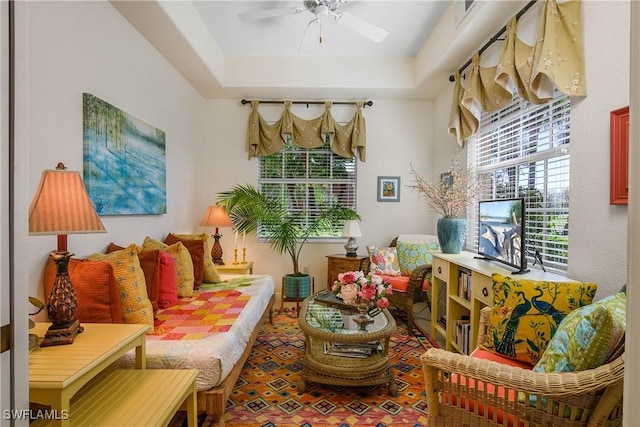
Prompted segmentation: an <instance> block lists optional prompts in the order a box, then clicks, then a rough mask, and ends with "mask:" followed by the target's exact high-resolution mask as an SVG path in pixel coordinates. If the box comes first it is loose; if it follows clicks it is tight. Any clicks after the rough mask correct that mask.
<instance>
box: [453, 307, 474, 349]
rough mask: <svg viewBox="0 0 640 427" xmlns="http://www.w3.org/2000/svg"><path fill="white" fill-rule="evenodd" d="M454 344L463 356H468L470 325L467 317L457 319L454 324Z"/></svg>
mask: <svg viewBox="0 0 640 427" xmlns="http://www.w3.org/2000/svg"><path fill="white" fill-rule="evenodd" d="M454 326H455V328H454V342H455V343H456V345H457V346H458V348H459V349H460V350H461V351H462V353H464V354H469V331H470V329H471V323H470V322H469V318H468V316H463V318H462V319H457V320H456V321H455V323H454Z"/></svg>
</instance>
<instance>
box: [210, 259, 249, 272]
mask: <svg viewBox="0 0 640 427" xmlns="http://www.w3.org/2000/svg"><path fill="white" fill-rule="evenodd" d="M216 270H218V273H220V274H253V261H247V262H239V263H238V264H224V265H220V264H216Z"/></svg>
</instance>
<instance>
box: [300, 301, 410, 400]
mask: <svg viewBox="0 0 640 427" xmlns="http://www.w3.org/2000/svg"><path fill="white" fill-rule="evenodd" d="M316 295H318V294H314V295H311V296H310V297H308V298H307V299H305V300H304V301H303V302H302V305H301V307H300V317H299V318H298V325H299V326H300V329H301V330H302V332H303V333H304V338H305V356H304V368H303V370H302V383H301V384H300V387H299V389H300V392H304V391H305V390H306V385H307V383H308V382H314V383H321V384H329V385H341V386H370V385H377V384H389V393H390V394H391V395H392V396H397V395H398V386H397V384H396V382H395V379H394V375H393V371H392V369H391V364H390V358H389V339H390V337H391V334H392V332H393V331H394V330H395V328H396V322H395V320H393V317H392V316H391V315H390V314H389V311H388V310H386V309H385V310H382V311H381V312H380V313H379V314H377V315H376V316H374V322H373V323H372V324H370V325H368V326H367V331H366V332H361V331H359V330H357V326H356V325H355V323H353V322H349V321H347V322H346V323H347V324H346V325H344V323H345V322H344V320H343V319H344V317H343V315H342V313H341V311H340V310H338V309H337V308H334V307H328V306H326V305H324V304H320V303H318V302H316V301H315V296H316ZM353 315H356V313H353ZM347 320H348V317H347ZM370 343H377V344H378V346H377V348H374V349H373V350H371V354H365V355H363V356H361V357H356V356H355V355H354V354H353V353H349V354H350V355H351V357H349V356H346V355H336V354H335V353H334V352H332V351H331V349H336V347H337V350H338V351H344V348H345V347H347V348H349V347H351V348H354V347H360V346H365V345H366V344H369V345H372V344H370ZM347 351H348V350H347ZM354 352H355V351H354Z"/></svg>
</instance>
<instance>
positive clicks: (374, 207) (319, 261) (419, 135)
mask: <svg viewBox="0 0 640 427" xmlns="http://www.w3.org/2000/svg"><path fill="white" fill-rule="evenodd" d="M284 98H286V93H283V99H284ZM322 108H323V107H322V106H317V105H310V106H309V108H308V109H307V108H306V106H304V105H293V106H292V109H291V111H292V112H293V113H294V114H296V115H298V116H299V117H302V118H305V119H309V118H313V117H317V116H319V115H320V114H321V113H322V111H323V110H322ZM354 111H355V109H354V107H352V106H343V105H334V106H333V107H332V109H331V112H332V114H333V115H334V117H335V118H336V119H337V120H338V121H348V120H350V119H351V117H352V116H353V114H354ZM249 112H250V107H249V106H242V105H241V104H240V103H239V101H238V100H211V101H208V108H207V118H206V121H207V126H208V129H207V139H206V141H203V143H202V146H201V147H200V148H198V150H197V151H199V152H200V156H201V158H202V159H206V160H205V161H206V164H207V166H206V168H207V169H208V170H209V171H210V173H209V174H208V176H207V180H206V182H207V185H206V186H205V187H203V188H202V189H201V190H202V191H201V192H200V194H199V196H200V197H202V198H203V200H201V201H200V202H202V212H203V213H204V209H205V207H206V206H207V203H213V202H214V201H215V199H216V197H217V193H218V192H221V191H225V190H227V189H229V188H231V187H232V186H233V185H236V184H252V185H256V184H257V179H258V160H257V159H255V158H254V159H251V160H248V153H247V149H246V135H247V132H246V127H247V122H248V118H249ZM260 112H261V114H262V115H263V116H264V117H265V119H267V120H274V119H276V118H278V117H279V116H280V115H281V113H282V106H281V105H275V106H274V105H267V104H263V105H262V106H261V107H260ZM363 115H364V117H365V121H366V125H367V154H366V162H364V163H363V162H358V165H357V171H358V199H357V211H358V213H360V215H361V216H362V221H361V223H360V228H361V229H362V234H363V237H361V238H359V239H358V243H359V245H360V250H359V253H360V254H366V246H367V245H378V246H380V245H387V244H388V243H389V242H390V241H391V240H392V239H393V238H394V237H395V236H396V235H398V234H400V233H429V234H432V233H433V232H434V231H435V229H434V228H433V227H432V222H433V221H432V214H431V213H430V212H429V211H428V210H427V209H426V205H425V203H424V202H421V201H420V200H418V198H417V195H416V194H415V193H412V192H411V191H410V190H409V189H408V188H406V187H405V186H406V185H408V184H410V183H411V180H412V179H411V176H410V175H409V173H408V172H409V171H410V169H409V165H410V164H413V166H414V168H415V169H416V170H418V171H420V172H424V173H427V174H428V173H430V169H431V162H432V159H431V158H430V155H429V147H430V146H431V144H432V141H433V103H432V102H429V101H391V100H379V99H375V100H374V104H373V106H372V107H366V108H365V109H364V110H363ZM378 176H399V177H400V179H401V185H402V187H401V190H400V202H398V203H391V202H378V201H377V197H376V192H377V188H376V187H377V177H378ZM205 200H206V202H205ZM221 233H222V234H223V235H224V237H223V238H222V239H221V243H222V246H223V251H224V259H225V262H227V263H228V262H230V261H232V260H233V244H234V238H233V234H232V231H231V230H230V229H227V230H226V233H225V230H221ZM225 234H226V235H225ZM344 243H345V242H342V243H339V244H330V243H315V244H307V245H305V247H304V250H303V252H302V256H301V258H300V265H301V268H302V266H305V265H307V266H309V272H310V274H312V275H313V276H314V278H315V281H316V289H321V288H323V287H324V286H325V285H324V284H325V283H326V270H327V263H326V258H325V257H326V256H327V255H330V254H334V253H344V252H345V249H344V247H343V245H344ZM239 256H240V254H239ZM247 258H248V259H250V260H253V261H255V270H254V271H255V272H256V273H268V274H272V275H273V276H274V277H275V278H276V283H278V281H279V280H280V277H281V276H282V275H283V274H288V273H290V272H292V266H291V260H290V258H289V257H288V256H286V255H282V256H280V255H278V254H275V253H274V252H273V251H271V250H270V248H269V246H268V244H266V243H257V241H256V238H255V236H247ZM277 290H278V291H279V287H277Z"/></svg>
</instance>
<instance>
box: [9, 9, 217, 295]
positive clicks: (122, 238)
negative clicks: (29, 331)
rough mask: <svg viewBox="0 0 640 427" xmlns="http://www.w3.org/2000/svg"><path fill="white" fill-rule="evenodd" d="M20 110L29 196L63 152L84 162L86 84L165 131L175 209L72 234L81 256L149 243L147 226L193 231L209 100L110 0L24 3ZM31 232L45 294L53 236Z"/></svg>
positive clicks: (31, 254)
mask: <svg viewBox="0 0 640 427" xmlns="http://www.w3.org/2000/svg"><path fill="white" fill-rule="evenodd" d="M17 4H18V13H19V16H20V20H19V23H20V26H19V27H18V30H17V31H18V39H19V45H18V56H19V58H18V61H17V64H16V65H17V73H16V74H17V85H18V90H17V92H18V97H19V98H18V100H17V103H18V109H17V110H18V116H17V121H18V123H17V128H18V135H17V136H16V139H17V141H16V145H17V146H19V150H20V152H22V153H24V157H25V158H26V164H25V165H24V167H25V168H26V169H25V170H26V173H24V176H21V177H19V178H20V179H26V180H27V181H28V185H27V192H28V194H26V195H23V196H24V199H25V200H26V201H27V202H26V205H25V206H21V207H20V206H19V207H18V209H19V210H18V211H22V212H24V214H25V216H26V215H27V212H28V203H29V201H30V200H31V198H32V197H33V193H34V192H35V189H36V187H37V185H38V182H39V179H40V175H41V173H42V171H43V170H45V169H51V168H54V167H55V165H56V163H57V162H58V161H62V162H64V163H65V165H66V166H67V167H68V168H69V169H71V170H78V171H82V160H83V158H82V93H83V92H88V93H92V94H94V95H96V96H98V97H99V98H101V99H103V100H105V101H107V102H109V103H111V104H113V105H115V106H116V107H119V108H121V109H122V110H124V111H126V112H127V113H129V114H131V115H133V116H135V117H137V118H139V119H141V120H143V121H145V122H147V123H149V124H152V125H154V126H156V127H158V128H160V129H162V130H164V131H165V133H166V168H167V214H166V215H157V216H109V217H102V220H103V223H104V225H105V227H106V229H107V233H106V234H90V235H70V236H69V243H68V245H69V250H70V251H72V252H74V253H76V255H77V256H78V257H84V256H86V255H89V254H91V253H93V252H102V251H104V249H105V248H106V246H107V245H108V243H109V242H111V241H113V242H116V243H118V244H128V243H130V242H136V243H142V240H143V239H144V237H145V236H146V235H150V236H152V237H155V238H164V236H165V234H166V233H167V232H168V231H191V230H192V229H193V228H194V227H195V225H196V224H197V222H198V221H199V220H200V217H201V215H202V214H203V213H204V208H203V209H202V211H200V209H198V210H197V211H196V210H194V207H195V206H196V205H198V208H199V207H200V206H199V201H196V195H197V188H198V187H199V186H200V185H201V183H202V182H206V181H203V177H205V176H208V172H207V170H206V169H205V170H199V169H198V168H195V167H194V165H197V164H198V163H199V153H198V152H197V150H193V149H192V148H191V147H193V146H195V145H196V144H197V143H199V142H200V141H203V140H204V139H205V137H204V135H205V133H204V114H205V106H206V104H205V101H204V99H203V98H202V97H201V96H200V95H199V94H198V93H197V92H196V91H195V90H194V89H193V88H192V87H191V86H190V85H189V84H188V83H187V82H186V81H185V80H184V78H183V77H182V76H181V75H180V74H179V73H178V72H177V71H176V70H175V69H174V68H173V67H171V66H170V65H169V64H168V63H167V62H166V60H165V59H164V58H163V57H161V56H160V55H159V54H158V52H157V51H155V49H153V48H152V47H151V46H150V44H149V43H148V42H147V41H146V40H145V39H143V38H142V37H141V36H140V35H139V34H138V33H137V32H136V31H135V30H134V29H133V28H132V27H131V26H130V25H129V23H128V22H127V21H126V20H125V19H124V18H123V17H122V16H121V15H120V14H119V13H118V12H117V11H116V10H115V9H114V8H113V7H112V6H111V5H110V4H109V3H107V2H102V1H91V2H64V1H62V2H18V3H17ZM18 238H20V239H22V238H24V239H26V241H27V245H26V246H27V249H26V250H27V251H28V253H26V254H21V255H19V256H18V257H17V259H19V260H23V262H25V263H26V265H27V266H28V284H29V292H30V294H31V295H38V296H40V297H41V298H43V297H44V295H43V289H42V286H41V283H40V282H41V276H42V272H43V269H44V265H45V262H46V260H47V256H48V253H49V252H50V251H51V250H52V249H55V247H56V237H55V236H32V237H28V236H26V235H24V236H18Z"/></svg>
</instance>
